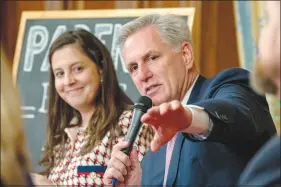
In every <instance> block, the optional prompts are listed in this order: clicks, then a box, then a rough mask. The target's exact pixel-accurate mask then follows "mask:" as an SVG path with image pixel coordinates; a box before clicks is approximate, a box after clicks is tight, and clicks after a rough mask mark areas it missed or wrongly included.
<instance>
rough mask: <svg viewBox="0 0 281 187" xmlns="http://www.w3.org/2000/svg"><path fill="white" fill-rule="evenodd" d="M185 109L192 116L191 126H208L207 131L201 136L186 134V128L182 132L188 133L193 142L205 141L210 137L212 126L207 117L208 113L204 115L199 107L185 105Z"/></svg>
mask: <svg viewBox="0 0 281 187" xmlns="http://www.w3.org/2000/svg"><path fill="white" fill-rule="evenodd" d="M185 107H187V108H188V109H190V111H191V114H192V121H191V126H202V125H204V124H206V125H207V126H208V130H207V131H205V132H204V133H202V134H190V133H188V131H189V129H188V128H186V129H184V130H183V131H182V132H184V133H188V134H189V136H190V137H191V138H193V139H195V140H199V141H203V140H206V139H207V138H208V137H209V136H210V134H211V132H212V129H213V126H214V124H213V121H212V120H211V118H210V117H209V115H208V113H206V112H205V110H204V108H202V107H200V106H196V105H186V106H185Z"/></svg>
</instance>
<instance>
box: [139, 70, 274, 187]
mask: <svg viewBox="0 0 281 187" xmlns="http://www.w3.org/2000/svg"><path fill="white" fill-rule="evenodd" d="M187 104H194V105H197V106H201V107H203V108H204V109H205V111H206V112H207V113H208V114H209V116H210V118H211V119H212V121H213V123H214V126H213V129H212V132H211V134H210V136H209V137H208V138H207V140H205V141H196V140H194V139H192V138H191V137H189V135H188V134H184V133H178V136H177V139H176V143H175V147H174V150H173V154H172V158H171V163H170V168H169V172H168V178H167V185H169V186H170V185H176V186H178V185H184V186H191V187H194V186H207V185H227V186H229V185H235V184H236V182H237V180H238V177H239V176H240V174H241V171H242V170H243V168H244V167H245V165H246V164H247V162H248V161H249V159H250V158H251V157H252V156H253V155H254V154H255V152H256V151H257V150H258V149H259V148H260V147H261V146H262V145H263V144H264V143H265V142H266V141H267V140H268V139H269V138H270V137H271V136H272V135H274V134H275V133H276V129H275V126H274V123H273V120H272V118H271V116H270V113H269V108H268V105H267V102H266V100H265V98H264V97H261V96H259V95H257V94H256V93H254V92H253V90H252V89H251V88H250V86H249V80H248V72H247V71H246V70H243V69H240V68H233V69H228V70H225V71H223V72H221V73H219V74H217V75H216V76H214V77H212V78H210V79H206V78H204V77H202V76H199V78H198V79H197V81H196V83H195V86H194V88H193V90H192V92H191V95H190V98H189V100H188V103H187ZM175 123H177V121H175ZM165 159H166V145H165V146H162V147H161V149H160V150H159V151H158V152H152V151H149V152H148V153H147V154H146V156H145V157H144V159H143V161H142V163H141V165H142V170H143V172H142V185H163V179H164V172H165Z"/></svg>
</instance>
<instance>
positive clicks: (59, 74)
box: [55, 71, 63, 77]
mask: <svg viewBox="0 0 281 187" xmlns="http://www.w3.org/2000/svg"><path fill="white" fill-rule="evenodd" d="M55 76H56V77H62V76H63V72H62V71H59V72H56V73H55Z"/></svg>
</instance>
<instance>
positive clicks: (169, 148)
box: [163, 134, 177, 186]
mask: <svg viewBox="0 0 281 187" xmlns="http://www.w3.org/2000/svg"><path fill="white" fill-rule="evenodd" d="M176 137H177V134H176V135H175V136H174V137H173V138H172V139H171V140H170V141H169V142H168V144H167V150H166V165H165V175H164V182H163V186H166V182H167V177H168V171H169V166H170V161H171V157H172V153H173V149H174V145H175V142H176Z"/></svg>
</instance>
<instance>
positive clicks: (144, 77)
mask: <svg viewBox="0 0 281 187" xmlns="http://www.w3.org/2000/svg"><path fill="white" fill-rule="evenodd" d="M138 76H139V79H140V81H142V82H147V81H148V80H149V79H150V78H151V77H152V76H153V73H152V72H151V70H150V69H149V67H147V65H142V66H139V72H138Z"/></svg>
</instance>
